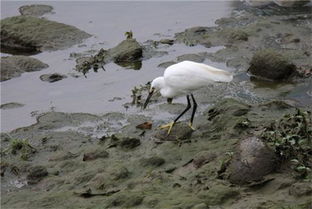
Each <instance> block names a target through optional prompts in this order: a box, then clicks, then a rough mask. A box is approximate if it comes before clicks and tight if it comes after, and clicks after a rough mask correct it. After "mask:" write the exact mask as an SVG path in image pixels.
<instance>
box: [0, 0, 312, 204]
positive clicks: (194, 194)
mask: <svg viewBox="0 0 312 209" xmlns="http://www.w3.org/2000/svg"><path fill="white" fill-rule="evenodd" d="M309 11H311V7H310V8H301V9H299V8H296V9H291V10H287V9H285V8H284V7H278V6H276V5H274V6H272V5H270V6H268V7H264V8H256V7H249V6H246V5H243V6H242V7H241V8H237V9H236V10H234V11H233V13H232V16H231V17H230V18H221V19H218V20H217V21H216V24H217V25H216V26H213V27H193V28H188V29H185V31H181V32H180V33H177V34H175V36H174V39H167V40H162V41H160V40H159V41H158V40H150V41H147V42H145V43H144V44H147V45H148V47H150V49H152V50H151V51H149V52H154V51H158V52H159V51H164V50H165V49H167V50H168V49H169V50H168V51H170V47H172V45H173V46H174V45H176V44H181V43H182V44H185V45H187V46H189V47H194V46H196V45H202V46H204V47H206V48H207V49H208V48H210V47H215V46H224V48H222V49H220V50H218V51H216V52H212V53H210V52H205V51H203V52H200V53H193V54H189V53H187V54H184V55H180V56H177V57H176V59H174V60H167V61H165V60H166V59H163V60H164V61H165V62H163V63H158V65H159V69H163V67H165V66H167V65H168V64H172V63H175V62H179V61H182V60H194V61H197V62H205V60H207V59H208V60H213V61H215V62H220V63H226V65H227V66H229V67H231V68H233V69H234V70H235V71H234V72H233V73H234V74H235V79H234V80H233V82H232V83H230V84H214V85H211V86H209V87H208V88H203V89H200V90H198V91H196V92H195V95H196V98H197V99H198V103H199V104H200V106H201V107H200V110H199V112H198V113H197V115H196V119H195V123H194V126H195V127H196V130H195V131H193V130H192V129H190V128H189V126H188V125H187V122H188V120H187V117H188V116H187V117H185V118H183V119H182V121H181V122H180V123H178V124H177V125H176V126H175V127H174V128H173V130H172V133H171V135H169V136H167V134H166V131H165V130H160V129H158V127H159V126H160V125H162V124H164V123H167V122H168V120H169V119H168V118H171V117H174V116H175V115H176V114H179V113H180V112H181V111H182V110H183V109H184V108H185V105H184V104H181V103H179V102H178V103H177V102H174V103H173V104H166V102H165V100H164V99H163V98H161V97H157V96H156V97H155V98H154V99H153V101H152V104H151V105H150V106H149V107H148V109H147V110H146V111H145V112H144V111H140V108H141V104H142V101H144V99H145V97H146V95H147V89H148V88H146V86H145V83H143V84H142V85H141V86H139V87H137V88H136V89H135V91H133V89H132V96H133V97H132V98H129V99H128V102H127V103H126V104H124V105H125V106H127V107H130V108H132V109H136V110H137V111H136V112H134V113H133V112H132V113H130V114H125V113H121V112H111V113H107V114H89V113H66V112H58V111H55V110H53V109H51V111H49V112H45V113H42V114H40V115H38V116H37V122H36V123H35V124H33V125H30V126H27V127H22V128H18V129H15V130H13V131H10V132H6V133H1V194H2V197H1V207H2V208H8V209H9V208H32V209H35V208H142V209H146V208H159V209H162V208H175V209H178V208H179V209H204V208H206V209H207V208H215V209H221V208H231V209H235V208H237V209H238V208H255V209H256V208H270V209H274V208H302V209H308V208H311V206H312V202H311V198H310V197H311V194H312V187H311V184H310V183H311V166H312V161H311V159H312V158H311V157H312V156H311V153H312V150H311V140H312V130H311V127H312V114H311V111H310V110H311V107H312V103H311V102H309V101H310V100H311V90H309V89H310V88H311V69H312V63H311V61H310V60H311V51H312V50H311V49H312V48H311V47H312V46H311V43H310V42H309V40H310V37H309V36H310V35H311V24H312V20H311V19H312V17H311V15H310V14H309ZM36 12H37V11H36ZM56 12H57V11H56ZM285 12H286V13H285ZM287 12H291V15H289V14H288V13H287ZM39 14H40V13H39ZM298 25H299V26H300V27H298ZM134 35H135V34H134ZM131 38H132V37H131ZM131 38H130V42H133V41H134V40H133V39H131ZM125 39H126V37H125ZM128 40H129V39H128ZM298 40H299V41H298ZM125 42H127V41H125ZM142 45H143V44H142V43H137V42H135V46H136V47H134V48H135V50H134V52H135V53H137V51H138V50H137V49H139V56H134V57H135V59H134V60H132V59H131V57H132V56H130V55H128V54H127V55H123V56H122V57H126V59H127V62H129V63H130V66H133V65H131V63H132V62H137V61H142V60H144V59H145V58H144V51H143V53H142V49H141V48H140V47H141V46H142ZM164 45H165V46H164ZM118 46H119V45H118ZM118 46H117V47H116V48H118ZM126 46H128V45H127V44H126ZM145 47H146V45H145ZM266 47H270V48H273V49H274V50H275V51H276V52H277V53H280V54H282V55H283V56H284V57H285V59H287V60H289V61H290V62H291V63H292V64H294V65H295V66H296V71H297V73H296V74H295V76H293V75H291V77H289V79H285V80H281V81H271V80H262V78H261V79H259V78H257V79H249V77H248V76H249V75H248V73H247V70H248V68H249V65H250V62H251V60H252V57H253V55H254V54H255V52H256V51H258V50H260V49H262V48H266ZM106 49H108V48H105V50H106ZM88 50H89V49H88ZM88 50H86V51H88ZM109 50H111V51H113V52H114V53H115V54H114V56H112V57H113V58H112V57H108V58H107V59H105V57H104V58H102V59H101V60H95V61H94V59H93V57H92V59H91V61H90V63H91V64H90V66H91V67H90V66H88V69H87V70H86V71H85V72H84V74H86V75H88V73H90V74H91V72H88V70H90V69H92V70H94V66H97V65H98V66H101V65H103V67H104V68H105V65H106V64H107V63H106V62H107V60H110V61H111V60H113V61H114V62H116V60H117V58H115V57H121V56H119V54H118V53H117V52H116V51H117V50H114V48H113V50H112V49H111V48H110V49H108V51H109ZM121 51H123V50H121ZM99 53H100V52H99V51H95V52H93V54H92V53H91V54H92V56H94V55H95V54H99ZM130 53H131V52H130ZM85 54H86V55H87V57H89V58H90V56H91V55H89V54H88V52H86V53H85ZM116 54H117V55H116ZM149 55H150V57H148V59H153V57H159V56H160V55H159V53H158V54H157V53H156V54H155V53H150V54H149ZM109 56H111V55H109ZM142 56H143V58H142ZM161 56H163V57H164V58H166V56H168V55H167V54H166V53H163V54H162V55H161ZM95 57H96V56H95ZM129 57H130V58H129ZM78 59H81V58H78ZM89 60H90V59H89ZM103 60H105V62H101V61H103ZM118 61H120V59H119V58H118ZM129 63H127V66H129V65H128V64H129ZM132 64H133V63H132ZM128 68H129V67H128ZM130 68H131V67H130ZM156 70H158V69H156ZM73 71H74V70H73ZM104 73H105V72H104ZM50 75H55V74H47V76H50ZM60 76H61V75H60ZM67 76H68V75H67ZM57 78H58V77H57ZM62 78H65V79H66V75H64V77H62ZM246 78H247V79H246ZM13 79H14V78H13ZM38 79H39V78H38ZM59 80H61V79H56V80H53V81H49V80H47V81H49V82H53V83H54V82H56V83H57V82H58V81H59ZM285 83H286V85H285ZM270 85H272V86H278V85H284V86H286V87H284V89H283V88H276V89H278V90H275V88H274V87H273V88H267V87H262V88H261V86H270ZM289 86H290V87H289ZM294 86H295V87H294ZM298 86H299V87H300V88H298ZM133 88H134V87H133ZM296 88H298V89H299V90H298V89H296ZM268 89H269V90H268ZM291 91H294V93H293V94H296V91H300V94H299V95H300V96H297V97H294V98H297V99H298V97H303V98H305V99H298V100H296V99H289V98H287V97H284V96H283V95H285V94H286V93H288V92H291ZM309 91H310V92H309ZM129 92H131V89H129ZM285 92H286V93H285ZM131 99H132V100H133V101H132V102H131ZM115 100H119V99H118V97H116V98H115V97H114V99H112V102H114V101H115ZM179 101H181V100H179ZM133 103H134V104H133ZM23 105H24V104H20V103H17V102H15V103H14V101H12V103H8V104H2V105H1V110H2V111H5V108H7V109H9V108H15V109H16V108H21V107H23ZM26 105H27V104H26ZM160 113H161V114H160ZM157 115H158V117H155V116H157ZM162 115H167V116H166V117H163V116H162ZM168 115H169V117H168ZM142 124H145V125H143V126H142ZM146 124H149V125H146Z"/></svg>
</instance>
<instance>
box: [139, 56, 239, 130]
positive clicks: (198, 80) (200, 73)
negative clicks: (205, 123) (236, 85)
mask: <svg viewBox="0 0 312 209" xmlns="http://www.w3.org/2000/svg"><path fill="white" fill-rule="evenodd" d="M232 79H233V75H232V73H230V72H227V71H224V70H221V69H218V68H215V67H212V66H209V65H206V64H202V63H197V62H192V61H183V62H180V63H177V64H174V65H171V66H169V67H168V68H167V69H166V70H165V72H164V76H161V77H158V78H155V79H154V80H153V81H152V83H151V88H150V90H149V95H148V97H147V99H146V101H145V103H144V105H143V108H144V109H145V108H146V106H147V104H148V102H149V100H150V98H151V97H152V95H153V93H154V92H155V91H158V90H159V91H160V94H161V95H162V96H163V97H165V98H167V99H168V100H172V99H173V98H174V97H176V96H179V95H183V94H186V99H187V107H186V108H185V110H184V111H183V112H182V113H181V114H180V115H179V116H178V117H177V118H176V119H175V120H174V121H173V122H171V123H168V124H166V125H164V126H161V127H160V128H168V135H169V134H170V131H171V129H172V127H173V126H174V124H175V123H176V122H177V121H178V120H179V119H180V117H181V116H182V115H184V114H185V113H186V112H187V111H188V110H189V109H190V108H191V101H190V97H191V99H192V102H193V111H192V116H191V119H190V123H189V126H190V127H191V128H192V129H194V128H193V126H192V125H193V120H194V115H195V112H196V108H197V103H196V101H195V98H194V96H193V94H192V91H194V90H196V89H199V88H201V87H204V86H207V85H208V84H210V83H212V82H230V81H231V80H232Z"/></svg>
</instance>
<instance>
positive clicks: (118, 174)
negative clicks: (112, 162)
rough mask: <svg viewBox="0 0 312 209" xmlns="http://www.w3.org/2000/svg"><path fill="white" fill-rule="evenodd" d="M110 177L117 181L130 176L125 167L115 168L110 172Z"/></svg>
mask: <svg viewBox="0 0 312 209" xmlns="http://www.w3.org/2000/svg"><path fill="white" fill-rule="evenodd" d="M109 173H110V176H111V177H112V179H113V180H115V181H117V180H120V179H126V178H128V177H129V176H130V172H129V170H128V169H127V168H126V167H123V166H121V167H119V166H115V167H113V168H112V169H111V170H110V172H109Z"/></svg>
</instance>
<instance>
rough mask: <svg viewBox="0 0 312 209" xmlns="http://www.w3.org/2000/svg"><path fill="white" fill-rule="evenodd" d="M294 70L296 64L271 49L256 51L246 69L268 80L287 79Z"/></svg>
mask: <svg viewBox="0 0 312 209" xmlns="http://www.w3.org/2000/svg"><path fill="white" fill-rule="evenodd" d="M295 70H296V66H295V65H294V64H292V63H291V62H290V61H289V60H288V59H287V58H286V57H284V56H283V55H282V54H280V53H278V52H276V51H274V50H272V49H265V50H260V51H258V52H256V53H255V54H254V56H253V57H252V60H251V61H250V67H249V69H248V71H249V72H250V73H251V74H253V75H254V76H256V77H260V78H264V79H269V80H283V79H288V78H290V77H291V76H292V75H293V74H294V72H295Z"/></svg>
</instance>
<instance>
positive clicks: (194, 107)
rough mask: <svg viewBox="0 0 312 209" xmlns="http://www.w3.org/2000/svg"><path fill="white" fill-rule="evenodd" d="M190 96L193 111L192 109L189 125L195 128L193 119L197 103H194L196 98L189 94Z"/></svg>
mask: <svg viewBox="0 0 312 209" xmlns="http://www.w3.org/2000/svg"><path fill="white" fill-rule="evenodd" d="M191 97H192V101H193V111H192V116H191V120H190V123H189V126H190V127H191V129H193V130H195V128H194V127H193V120H194V116H195V112H196V109H197V103H196V100H195V98H194V96H193V94H191Z"/></svg>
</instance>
